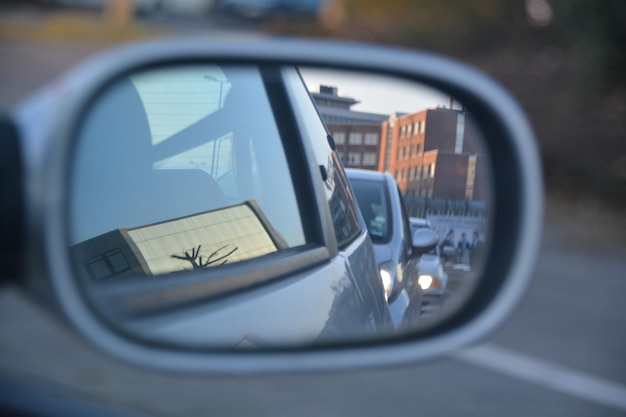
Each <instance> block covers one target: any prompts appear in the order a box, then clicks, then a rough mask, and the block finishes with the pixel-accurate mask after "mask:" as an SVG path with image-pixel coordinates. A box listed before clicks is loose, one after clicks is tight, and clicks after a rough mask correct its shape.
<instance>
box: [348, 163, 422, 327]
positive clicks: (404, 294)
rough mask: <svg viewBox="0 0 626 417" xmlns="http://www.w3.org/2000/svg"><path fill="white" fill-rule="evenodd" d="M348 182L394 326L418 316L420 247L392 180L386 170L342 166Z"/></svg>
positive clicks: (401, 324)
mask: <svg viewBox="0 0 626 417" xmlns="http://www.w3.org/2000/svg"><path fill="white" fill-rule="evenodd" d="M346 174H347V176H348V180H349V181H350V185H351V187H352V189H353V191H354V194H355V195H356V199H357V201H358V203H359V208H360V209H361V213H362V214H363V218H364V220H365V223H366V225H367V228H368V231H369V235H370V237H371V239H372V243H373V244H374V256H375V257H376V263H378V267H379V269H380V277H381V280H382V282H383V287H384V288H385V295H386V296H387V302H388V304H389V310H390V312H391V318H392V320H393V322H394V325H395V326H396V328H399V327H402V326H404V325H408V324H410V323H412V322H414V321H415V320H417V319H418V318H419V315H420V312H421V307H422V290H421V288H420V286H419V285H418V274H417V272H418V270H419V268H418V262H419V259H420V257H419V254H420V253H421V252H420V251H418V250H417V248H415V247H414V246H413V242H412V236H413V233H412V231H411V228H410V226H409V218H408V216H407V214H406V210H405V209H404V203H403V199H402V195H401V194H400V190H399V189H398V185H397V184H396V180H395V179H394V178H393V176H392V175H391V174H389V173H388V172H376V171H368V170H360V169H346Z"/></svg>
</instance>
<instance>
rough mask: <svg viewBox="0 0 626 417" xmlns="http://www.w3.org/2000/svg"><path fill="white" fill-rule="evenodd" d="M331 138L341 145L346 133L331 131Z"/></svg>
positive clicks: (344, 140) (344, 141)
mask: <svg viewBox="0 0 626 417" xmlns="http://www.w3.org/2000/svg"><path fill="white" fill-rule="evenodd" d="M333 139H334V140H335V144H336V145H343V144H344V143H346V133H345V132H335V133H333Z"/></svg>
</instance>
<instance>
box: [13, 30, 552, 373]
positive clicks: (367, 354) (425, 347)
mask: <svg viewBox="0 0 626 417" xmlns="http://www.w3.org/2000/svg"><path fill="white" fill-rule="evenodd" d="M203 60H215V61H219V62H226V63H242V64H245V63H255V64H263V63H271V64H290V65H298V66H309V67H328V68H335V69H346V70H353V71H368V72H375V73H380V74H384V75H390V76H395V77H399V78H405V79H407V80H414V81H419V82H421V83H424V84H428V85H430V86H432V87H434V88H438V89H441V90H443V91H447V92H449V93H450V94H452V95H454V96H455V97H456V98H458V99H460V100H461V101H462V102H463V103H465V104H467V105H468V106H470V107H471V108H472V110H473V114H474V115H475V117H476V119H477V120H478V122H479V124H481V127H482V128H483V129H484V131H485V137H486V142H487V143H486V144H487V146H488V148H489V151H490V153H491V155H493V165H494V166H493V172H494V180H495V190H494V191H495V198H494V207H493V209H494V227H493V230H494V233H493V239H494V240H495V241H496V242H497V243H496V244H494V245H492V248H491V250H490V253H489V256H488V262H487V265H486V269H485V274H484V278H483V280H484V284H483V287H482V291H481V294H480V296H477V297H474V298H473V299H472V300H471V301H470V302H469V303H468V305H466V306H465V307H464V309H463V314H458V315H456V316H454V317H453V319H452V320H449V321H448V322H446V323H444V324H443V325H442V326H439V327H437V328H435V329H433V330H432V331H431V332H425V333H422V334H420V335H419V337H411V336H408V337H404V338H403V339H401V340H395V341H381V342H379V343H378V342H369V343H359V344H352V345H348V344H346V345H338V346H332V347H324V348H323V349H321V348H318V349H315V348H311V349H294V350H276V351H264V352H249V353H248V352H244V353H239V352H236V353H233V352H223V351H211V352H206V351H185V350H176V349H172V348H166V347H162V346H158V345H155V344H144V343H140V342H138V341H133V340H131V339H129V338H127V337H125V336H124V335H122V334H119V333H116V332H115V331H112V330H111V329H110V328H108V327H107V326H105V325H104V324H103V322H102V321H101V320H100V319H99V318H98V317H96V316H95V315H94V313H93V311H92V310H91V309H90V307H89V306H88V305H87V303H86V301H85V299H84V296H83V294H82V293H81V291H80V289H79V288H78V285H77V284H76V280H75V279H74V273H73V271H72V269H71V268H70V266H69V262H68V261H67V258H68V255H67V250H66V244H65V243H66V242H67V239H66V233H67V230H66V219H65V215H66V214H65V213H66V211H65V201H64V199H65V198H66V195H67V194H66V193H67V190H66V178H67V177H66V176H67V172H66V169H67V166H68V160H69V157H70V150H71V147H72V143H71V141H72V138H73V137H74V136H75V129H76V128H77V125H78V124H79V122H80V120H81V117H82V116H83V113H84V109H85V107H86V106H87V105H88V103H89V102H90V100H92V98H93V97H94V96H95V95H97V94H98V93H99V92H100V91H102V89H103V88H106V86H107V85H108V84H109V83H110V82H111V81H112V80H113V79H115V78H118V77H120V76H121V75H123V74H127V73H129V72H131V71H133V70H136V69H138V68H148V67H153V66H158V65H161V64H166V63H173V62H193V61H203ZM34 103H35V104H34ZM14 116H15V119H16V120H17V124H18V126H19V128H20V130H21V133H22V136H23V139H24V142H23V150H24V155H25V156H24V162H25V166H26V168H25V175H26V178H25V180H26V181H25V183H26V184H27V190H26V193H27V195H26V204H27V225H28V228H29V229H28V234H27V254H28V256H27V259H26V261H25V263H26V265H25V270H26V271H27V272H26V279H27V281H26V285H27V286H28V287H29V288H30V290H31V291H33V292H34V293H37V294H39V295H40V296H42V297H43V298H48V299H49V301H51V302H52V303H53V304H55V305H56V307H57V309H58V310H59V311H61V312H62V313H63V315H64V316H65V318H66V319H67V320H68V321H69V322H71V324H72V325H73V326H74V327H75V328H76V329H77V330H78V331H79V332H80V333H81V334H82V335H84V336H85V337H86V338H87V339H89V340H90V341H92V342H93V343H94V344H95V345H97V346H99V347H100V348H101V349H103V350H104V351H106V352H108V353H110V354H112V355H114V356H116V357H119V358H122V359H124V360H127V361H130V362H133V363H136V364H139V365H143V366H149V367H153V368H160V369H165V370H171V371H179V372H201V373H206V372H212V373H251V372H286V371H312V370H329V369H345V368H354V367H362V366H385V365H390V364H397V363H402V362H407V361H419V360H425V359H429V358H433V357H435V356H440V355H442V354H444V353H446V352H450V351H452V350H454V349H456V348H459V347H461V346H464V345H467V344H470V343H473V342H476V341H477V340H479V339H481V338H483V337H485V336H486V335H488V334H489V333H490V332H492V331H493V330H495V329H496V328H497V327H498V326H499V325H501V324H502V323H503V321H504V320H505V318H506V317H508V315H509V314H510V313H511V311H512V310H513V309H514V308H515V306H516V305H517V304H518V303H519V300H520V298H521V297H522V295H523V294H524V291H525V289H526V287H527V286H528V284H529V282H530V279H531V275H532V272H533V269H534V264H535V260H536V257H537V254H538V250H539V246H540V245H539V242H540V236H541V229H542V199H543V189H542V181H541V167H540V164H539V157H538V151H537V148H536V145H535V140H534V135H533V132H532V129H531V128H530V126H529V123H528V121H527V120H526V118H525V116H524V114H523V113H522V111H521V110H520V108H519V106H518V105H517V104H516V103H515V101H514V100H513V99H512V98H511V97H510V96H509V95H508V94H507V93H506V92H505V91H503V89H502V88H501V87H499V86H498V85H496V84H495V83H494V82H493V81H491V80H490V79H488V78H487V77H485V76H484V75H482V74H480V73H478V72H476V71H475V70H473V69H470V68H468V67H466V66H464V65H463V64H460V63H457V62H454V61H451V60H449V59H445V58H442V57H438V56H435V55H431V54H427V53H421V52H415V51H408V50H400V49H392V48H387V47H377V46H369V45H359V44H346V43H334V42H322V41H306V40H288V39H287V40H253V41H219V42H212V41H208V40H206V39H199V40H172V41H158V42H149V43H142V44H136V45H131V46H127V47H123V48H121V49H117V50H114V51H111V52H109V53H106V54H103V55H99V56H97V57H95V58H94V59H92V60H90V61H88V62H87V63H85V64H84V65H82V66H80V67H79V68H77V69H76V70H74V71H73V72H71V73H69V74H68V75H67V76H65V77H64V78H62V79H61V80H60V81H58V82H57V83H55V84H54V85H51V86H50V87H49V88H48V89H47V91H45V92H44V93H43V94H42V95H40V96H39V97H35V98H33V99H32V100H31V101H27V102H25V103H24V104H23V106H21V107H20V108H18V109H17V111H16V113H15V115H14ZM32 120H38V123H37V126H36V127H33V123H32ZM29 122H30V123H29ZM336 250H337V249H336V248H328V251H329V253H336Z"/></svg>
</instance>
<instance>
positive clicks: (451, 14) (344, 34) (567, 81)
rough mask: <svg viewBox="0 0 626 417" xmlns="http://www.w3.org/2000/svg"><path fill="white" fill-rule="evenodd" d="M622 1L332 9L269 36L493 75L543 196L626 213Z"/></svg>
mask: <svg viewBox="0 0 626 417" xmlns="http://www.w3.org/2000/svg"><path fill="white" fill-rule="evenodd" d="M625 18H626V1H624V0H446V1H440V0H385V1H381V0H330V1H327V2H326V3H325V6H324V8H323V10H322V11H321V13H320V18H319V19H318V21H317V22H316V23H315V24H309V25H306V24H302V22H301V21H298V20H295V19H292V18H283V19H281V18H280V16H277V18H276V19H271V20H269V21H268V22H266V23H265V29H266V30H269V31H274V32H280V33H296V34H304V35H314V36H321V37H330V38H337V39H354V40H360V41H368V42H374V43H382V44H390V45H397V46H404V47H411V48H419V49H424V50H429V51H432V52H437V53H441V54H445V55H449V56H452V57H454V58H457V59H459V60H462V61H465V62H467V63H469V64H471V65H474V66H476V67H478V68H480V69H481V70H483V71H485V72H486V73H488V74H490V75H491V76H492V77H494V78H495V79H496V80H498V81H499V82H500V83H501V84H503V85H504V86H505V87H506V88H508V89H509V90H510V91H511V92H512V93H513V95H514V96H515V97H516V98H517V99H518V100H519V101H520V103H521V105H522V107H523V108H524V109H525V110H526V112H527V113H528V115H529V117H530V119H531V121H532V123H533V125H534V127H535V130H536V132H537V136H538V139H539V142H540V147H541V151H542V158H543V162H544V173H545V178H546V181H547V188H548V191H549V192H550V193H552V194H563V195H565V196H567V197H570V198H572V197H573V198H575V199H585V200H588V201H600V200H601V201H602V202H610V203H612V204H616V205H626V24H625V22H624V19H625Z"/></svg>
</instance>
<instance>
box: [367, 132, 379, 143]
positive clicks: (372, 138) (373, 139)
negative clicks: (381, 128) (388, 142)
mask: <svg viewBox="0 0 626 417" xmlns="http://www.w3.org/2000/svg"><path fill="white" fill-rule="evenodd" d="M378 137H379V135H378V133H366V134H365V144H366V145H378Z"/></svg>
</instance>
